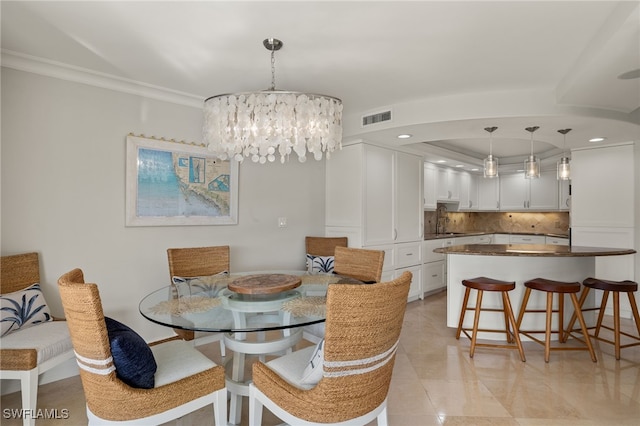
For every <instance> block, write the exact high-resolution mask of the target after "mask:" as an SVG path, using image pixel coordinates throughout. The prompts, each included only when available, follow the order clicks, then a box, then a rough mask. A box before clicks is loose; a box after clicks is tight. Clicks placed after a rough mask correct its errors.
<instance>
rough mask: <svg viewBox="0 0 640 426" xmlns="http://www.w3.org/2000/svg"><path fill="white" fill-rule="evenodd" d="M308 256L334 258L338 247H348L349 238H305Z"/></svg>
mask: <svg viewBox="0 0 640 426" xmlns="http://www.w3.org/2000/svg"><path fill="white" fill-rule="evenodd" d="M304 244H305V248H306V250H307V254H311V255H313V256H333V255H334V253H335V250H336V247H347V245H348V244H349V240H348V238H347V237H305V239H304Z"/></svg>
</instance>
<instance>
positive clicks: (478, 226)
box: [424, 210, 569, 235]
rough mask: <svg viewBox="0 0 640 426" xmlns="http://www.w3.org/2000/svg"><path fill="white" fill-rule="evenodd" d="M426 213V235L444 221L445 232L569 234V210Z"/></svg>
mask: <svg viewBox="0 0 640 426" xmlns="http://www.w3.org/2000/svg"><path fill="white" fill-rule="evenodd" d="M437 215H438V213H437V211H425V212H424V230H425V234H434V233H436V224H440V232H442V223H443V222H444V225H445V231H446V232H492V233H530V234H560V235H569V212H442V210H441V217H442V218H444V220H442V219H440V220H439V221H438V219H437Z"/></svg>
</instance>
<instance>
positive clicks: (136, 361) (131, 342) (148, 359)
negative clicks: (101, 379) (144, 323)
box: [104, 317, 158, 389]
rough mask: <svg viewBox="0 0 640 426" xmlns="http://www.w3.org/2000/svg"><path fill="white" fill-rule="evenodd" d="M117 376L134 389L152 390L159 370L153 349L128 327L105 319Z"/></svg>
mask: <svg viewBox="0 0 640 426" xmlns="http://www.w3.org/2000/svg"><path fill="white" fill-rule="evenodd" d="M104 320H105V322H106V323H107V333H108V334H109V345H110V346H111V356H113V365H115V367H116V376H118V378H119V379H120V380H122V381H123V382H125V383H126V384H128V385H129V386H131V387H133V388H142V389H151V388H153V386H154V384H155V379H154V375H155V374H156V370H157V369H158V365H157V364H156V360H155V358H154V357H153V352H151V348H150V347H149V345H148V344H147V342H145V341H144V339H143V338H142V337H140V335H139V334H138V333H136V332H135V331H133V330H132V329H130V328H129V327H127V326H126V325H124V324H122V323H120V322H118V321H116V320H114V319H111V318H108V317H105V318H104Z"/></svg>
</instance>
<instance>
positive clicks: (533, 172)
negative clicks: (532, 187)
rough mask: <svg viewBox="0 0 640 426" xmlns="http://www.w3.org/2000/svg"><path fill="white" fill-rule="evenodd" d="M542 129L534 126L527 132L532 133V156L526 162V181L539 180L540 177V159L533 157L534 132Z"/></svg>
mask: <svg viewBox="0 0 640 426" xmlns="http://www.w3.org/2000/svg"><path fill="white" fill-rule="evenodd" d="M539 128H540V127H538V126H533V127H527V128H525V130H526V131H527V132H529V133H531V155H529V157H527V159H526V160H524V178H525V179H537V178H539V177H540V159H539V158H538V157H536V156H535V155H533V132H535V131H536V130H538V129H539Z"/></svg>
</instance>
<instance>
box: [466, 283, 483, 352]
mask: <svg viewBox="0 0 640 426" xmlns="http://www.w3.org/2000/svg"><path fill="white" fill-rule="evenodd" d="M482 293H483V291H482V290H477V297H476V313H475V317H474V318H473V334H472V335H471V350H470V351H469V356H470V357H471V358H473V354H474V353H475V351H476V341H477V339H478V324H479V323H480V308H481V307H482Z"/></svg>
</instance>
